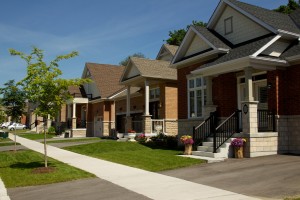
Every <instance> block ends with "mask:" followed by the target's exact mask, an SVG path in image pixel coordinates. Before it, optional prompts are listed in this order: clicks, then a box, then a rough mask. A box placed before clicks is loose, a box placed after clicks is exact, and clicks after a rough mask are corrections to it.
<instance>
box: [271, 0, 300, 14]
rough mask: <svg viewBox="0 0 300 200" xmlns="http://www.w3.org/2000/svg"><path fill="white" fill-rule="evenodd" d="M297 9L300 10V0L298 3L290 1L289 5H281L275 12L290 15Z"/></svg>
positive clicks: (293, 0)
mask: <svg viewBox="0 0 300 200" xmlns="http://www.w3.org/2000/svg"><path fill="white" fill-rule="evenodd" d="M297 8H300V0H298V2H296V1H295V0H289V2H288V4H287V5H281V6H279V7H278V8H276V9H274V11H276V12H281V13H284V14H290V13H292V12H293V11H294V10H296V9H297Z"/></svg>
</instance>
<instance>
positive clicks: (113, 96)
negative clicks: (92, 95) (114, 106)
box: [108, 88, 127, 99]
mask: <svg viewBox="0 0 300 200" xmlns="http://www.w3.org/2000/svg"><path fill="white" fill-rule="evenodd" d="M126 90H127V89H126V88H124V90H122V91H120V92H118V93H116V94H114V95H112V96H110V97H108V99H113V98H115V97H116V96H118V95H119V94H121V93H122V92H125V91H126Z"/></svg>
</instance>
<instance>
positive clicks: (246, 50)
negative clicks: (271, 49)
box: [200, 35, 276, 68]
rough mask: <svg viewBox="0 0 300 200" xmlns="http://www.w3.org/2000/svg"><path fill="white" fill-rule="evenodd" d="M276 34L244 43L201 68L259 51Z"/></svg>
mask: <svg viewBox="0 0 300 200" xmlns="http://www.w3.org/2000/svg"><path fill="white" fill-rule="evenodd" d="M275 37H276V36H275V35H271V36H266V37H263V38H261V39H259V40H255V41H252V42H250V43H244V44H243V45H239V46H237V47H235V48H233V49H231V50H229V52H228V53H227V54H224V55H222V56H220V57H219V58H218V59H216V60H214V61H213V62H210V63H207V64H205V65H202V66H201V67H200V68H204V67H209V66H213V65H217V64H220V63H224V62H227V61H230V60H235V59H238V58H243V57H246V56H250V55H252V54H254V53H255V52H257V51H258V50H259V49H260V48H261V47H262V46H264V45H266V44H267V43H268V42H269V41H270V40H272V39H273V38H275Z"/></svg>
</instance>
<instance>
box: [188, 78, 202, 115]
mask: <svg viewBox="0 0 300 200" xmlns="http://www.w3.org/2000/svg"><path fill="white" fill-rule="evenodd" d="M188 103H189V105H188V116H189V118H191V117H202V116H203V106H204V105H205V103H206V81H205V79H204V78H203V77H197V78H192V79H189V80H188Z"/></svg>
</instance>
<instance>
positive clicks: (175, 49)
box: [164, 44, 178, 56]
mask: <svg viewBox="0 0 300 200" xmlns="http://www.w3.org/2000/svg"><path fill="white" fill-rule="evenodd" d="M164 46H165V47H166V49H168V50H169V52H170V53H171V54H172V56H174V55H175V54H176V51H177V49H178V46H175V45H170V44H164Z"/></svg>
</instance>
